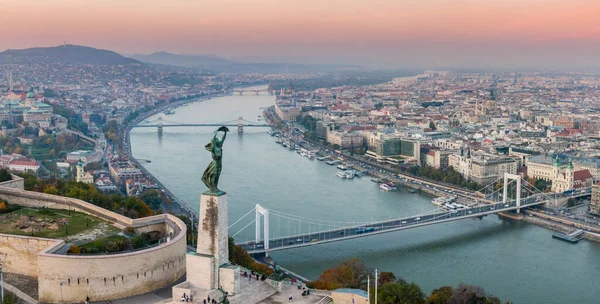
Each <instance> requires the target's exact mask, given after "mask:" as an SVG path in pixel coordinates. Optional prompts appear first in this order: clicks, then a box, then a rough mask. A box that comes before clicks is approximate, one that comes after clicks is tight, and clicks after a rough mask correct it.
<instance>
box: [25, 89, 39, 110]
mask: <svg viewBox="0 0 600 304" xmlns="http://www.w3.org/2000/svg"><path fill="white" fill-rule="evenodd" d="M35 103H36V100H35V94H34V93H33V91H29V92H28V93H27V95H26V96H25V106H27V107H30V108H31V107H33V106H34V105H35Z"/></svg>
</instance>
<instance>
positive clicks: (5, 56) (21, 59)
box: [0, 44, 141, 65]
mask: <svg viewBox="0 0 600 304" xmlns="http://www.w3.org/2000/svg"><path fill="white" fill-rule="evenodd" d="M40 62H60V63H68V64H98V65H127V64H141V62H139V61H138V60H135V59H132V58H127V57H124V56H122V55H119V54H117V53H115V52H113V51H108V50H100V49H95V48H91V47H87V46H79V45H71V44H68V45H61V46H55V47H38V48H30V49H22V50H6V51H4V52H0V63H17V64H23V63H40Z"/></svg>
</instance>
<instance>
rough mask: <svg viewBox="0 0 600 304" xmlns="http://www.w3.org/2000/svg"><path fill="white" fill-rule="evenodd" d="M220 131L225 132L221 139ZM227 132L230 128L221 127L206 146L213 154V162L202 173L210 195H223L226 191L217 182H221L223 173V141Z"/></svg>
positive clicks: (207, 192)
mask: <svg viewBox="0 0 600 304" xmlns="http://www.w3.org/2000/svg"><path fill="white" fill-rule="evenodd" d="M219 132H223V136H222V137H221V139H219ZM227 132H229V129H228V128H227V127H225V126H222V127H220V128H219V129H217V131H215V133H214V135H213V138H212V139H211V141H210V142H209V143H208V144H207V145H206V146H204V147H205V148H206V150H208V151H209V152H210V153H211V154H212V159H213V160H212V162H211V163H210V164H209V165H208V167H206V170H204V174H202V182H203V183H204V184H205V185H206V187H208V191H206V192H204V193H205V194H208V195H216V196H219V195H223V194H225V192H223V191H221V190H219V188H217V184H218V183H219V176H220V175H221V168H222V164H221V160H222V158H223V148H222V147H223V142H224V141H225V137H227Z"/></svg>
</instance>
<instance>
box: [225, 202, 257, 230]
mask: <svg viewBox="0 0 600 304" xmlns="http://www.w3.org/2000/svg"><path fill="white" fill-rule="evenodd" d="M254 210H256V207H254V208H252V210H250V211H248V213H246V214H244V216H242V217H240V218H239V219H238V220H237V221H235V222H233V224H231V225H229V227H227V229H231V227H233V226H235V224H237V223H239V222H240V221H241V220H243V219H244V218H245V217H246V216H248V215H250V213H252V212H254Z"/></svg>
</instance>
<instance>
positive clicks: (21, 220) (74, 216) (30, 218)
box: [0, 208, 102, 238]
mask: <svg viewBox="0 0 600 304" xmlns="http://www.w3.org/2000/svg"><path fill="white" fill-rule="evenodd" d="M100 223H102V221H101V220H99V219H97V218H95V217H92V216H88V215H86V214H83V213H79V212H74V211H69V210H56V209H33V208H22V209H20V210H16V211H13V212H10V213H5V214H0V233H7V234H17V235H27V236H32V235H33V236H37V237H47V238H65V237H68V236H72V235H75V234H78V233H81V232H84V231H86V230H91V229H94V228H95V227H96V226H98V224H100Z"/></svg>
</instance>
